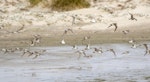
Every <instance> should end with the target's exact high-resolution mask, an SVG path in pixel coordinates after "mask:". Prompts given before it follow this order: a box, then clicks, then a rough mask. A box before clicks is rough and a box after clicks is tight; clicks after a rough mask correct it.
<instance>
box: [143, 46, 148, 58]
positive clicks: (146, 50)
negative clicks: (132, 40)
mask: <svg viewBox="0 0 150 82" xmlns="http://www.w3.org/2000/svg"><path fill="white" fill-rule="evenodd" d="M143 45H144V47H145V54H144V56H145V55H146V54H147V53H148V45H147V44H143Z"/></svg>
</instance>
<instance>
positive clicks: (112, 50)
mask: <svg viewBox="0 0 150 82" xmlns="http://www.w3.org/2000/svg"><path fill="white" fill-rule="evenodd" d="M107 51H111V52H112V53H113V54H114V56H116V53H115V51H114V49H109V50H107Z"/></svg>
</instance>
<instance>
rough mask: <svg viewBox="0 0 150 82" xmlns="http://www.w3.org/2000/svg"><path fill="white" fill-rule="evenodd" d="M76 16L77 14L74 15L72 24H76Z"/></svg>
mask: <svg viewBox="0 0 150 82" xmlns="http://www.w3.org/2000/svg"><path fill="white" fill-rule="evenodd" d="M76 17H77V15H73V16H72V25H74V24H75V19H76Z"/></svg>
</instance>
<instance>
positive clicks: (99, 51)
mask: <svg viewBox="0 0 150 82" xmlns="http://www.w3.org/2000/svg"><path fill="white" fill-rule="evenodd" d="M95 52H97V53H100V54H101V53H103V51H102V48H100V49H98V48H94V52H93V53H95Z"/></svg>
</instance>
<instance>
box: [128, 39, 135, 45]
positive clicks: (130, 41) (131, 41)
mask: <svg viewBox="0 0 150 82" xmlns="http://www.w3.org/2000/svg"><path fill="white" fill-rule="evenodd" d="M128 42H129V43H130V44H135V43H136V41H135V40H133V39H131V40H129V41H128Z"/></svg>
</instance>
